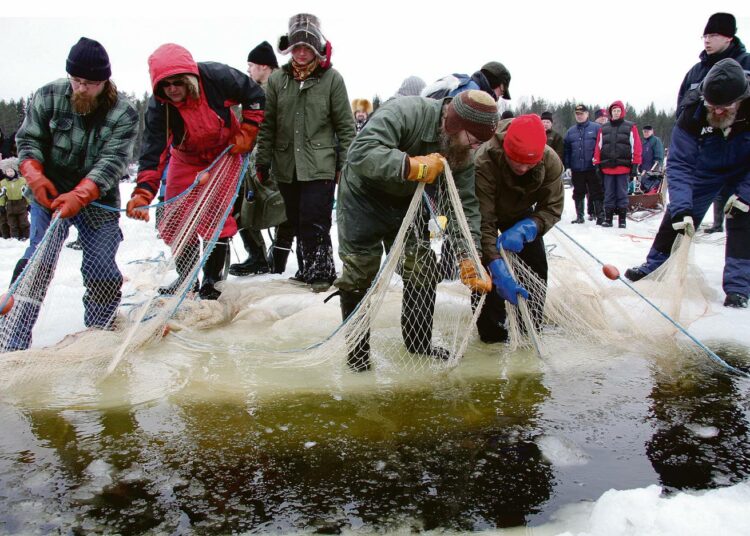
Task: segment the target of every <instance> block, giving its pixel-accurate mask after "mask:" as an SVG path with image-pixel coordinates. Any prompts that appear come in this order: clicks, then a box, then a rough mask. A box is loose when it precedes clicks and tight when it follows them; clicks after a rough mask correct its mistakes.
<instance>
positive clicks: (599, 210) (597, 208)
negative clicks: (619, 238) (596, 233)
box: [593, 201, 604, 225]
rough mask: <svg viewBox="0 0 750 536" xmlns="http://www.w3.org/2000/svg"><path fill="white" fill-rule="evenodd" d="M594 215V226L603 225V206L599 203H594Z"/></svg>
mask: <svg viewBox="0 0 750 536" xmlns="http://www.w3.org/2000/svg"><path fill="white" fill-rule="evenodd" d="M593 203H594V214H596V224H597V225H604V204H603V203H602V202H601V201H594V202H593Z"/></svg>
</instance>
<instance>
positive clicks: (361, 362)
mask: <svg viewBox="0 0 750 536" xmlns="http://www.w3.org/2000/svg"><path fill="white" fill-rule="evenodd" d="M364 296H365V291H364V290H340V291H339V300H340V301H341V319H342V320H344V321H346V319H347V318H349V316H350V315H351V314H352V313H353V312H354V310H355V309H356V308H357V306H358V305H359V303H360V302H361V301H362V298H364ZM346 347H347V355H346V363H347V364H348V365H349V368H351V369H352V370H353V371H355V372H363V371H365V370H369V368H370V330H369V328H368V329H367V330H366V331H365V332H364V333H363V334H362V336H361V337H360V338H359V339H358V340H354V341H352V340H350V339H349V335H348V334H347V337H346Z"/></svg>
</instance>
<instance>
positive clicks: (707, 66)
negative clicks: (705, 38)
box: [675, 37, 750, 117]
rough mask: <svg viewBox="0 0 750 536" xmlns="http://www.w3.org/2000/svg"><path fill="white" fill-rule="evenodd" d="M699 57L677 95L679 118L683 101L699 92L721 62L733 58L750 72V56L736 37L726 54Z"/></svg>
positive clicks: (677, 113)
mask: <svg viewBox="0 0 750 536" xmlns="http://www.w3.org/2000/svg"><path fill="white" fill-rule="evenodd" d="M699 57H700V60H701V61H699V62H698V63H696V64H695V65H693V67H692V69H690V70H689V71H688V72H687V74H686V75H685V78H684V80H683V81H682V85H681V86H680V93H679V94H678V95H677V112H676V114H675V115H676V116H677V117H679V116H680V112H682V110H683V108H684V107H685V106H686V103H683V101H684V100H685V98H686V96H688V93H690V92H692V91H697V88H698V85H700V83H701V82H702V81H703V79H704V78H706V75H707V74H708V71H710V70H711V67H713V66H714V65H715V64H716V62H718V61H719V60H723V59H724V58H732V59H733V60H736V61H737V63H739V64H740V65H742V68H743V69H745V71H750V54H748V53H747V52H746V51H745V45H743V44H742V41H740V38H739V37H735V38H734V40H733V41H732V42H731V43H729V46H728V47H727V49H726V50H725V51H724V52H721V53H719V54H711V55H710V56H709V55H708V54H706V51H705V50H704V51H702V52H701V53H700V55H699ZM686 102H687V101H686Z"/></svg>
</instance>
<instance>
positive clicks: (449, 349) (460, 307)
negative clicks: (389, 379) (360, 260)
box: [254, 167, 489, 372]
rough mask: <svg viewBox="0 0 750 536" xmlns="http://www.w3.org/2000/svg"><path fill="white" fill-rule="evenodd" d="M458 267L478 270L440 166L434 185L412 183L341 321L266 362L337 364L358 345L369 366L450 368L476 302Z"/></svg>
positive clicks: (476, 310) (466, 337)
mask: <svg viewBox="0 0 750 536" xmlns="http://www.w3.org/2000/svg"><path fill="white" fill-rule="evenodd" d="M462 263H463V264H462ZM460 265H462V266H464V270H466V267H467V266H471V268H472V269H473V270H475V271H476V273H477V274H479V275H480V277H481V276H482V274H485V272H484V271H483V268H482V265H481V261H480V258H479V255H478V252H477V250H476V247H475V245H474V241H473V240H472V237H471V231H470V230H469V226H468V224H467V222H466V217H465V216H464V213H463V208H462V205H461V199H460V197H459V195H458V191H457V190H456V186H455V184H454V182H453V176H452V174H451V172H450V169H449V168H448V167H446V174H445V176H444V177H443V178H441V179H440V180H439V181H437V182H436V183H435V184H434V185H430V186H427V187H425V186H424V185H423V184H420V185H419V187H418V188H417V190H416V192H415V193H414V196H413V198H412V200H411V203H410V205H409V208H408V210H407V212H406V215H405V216H404V218H403V221H402V224H401V227H400V229H399V231H398V234H397V235H396V237H395V239H394V240H393V243H392V245H391V246H390V250H389V253H388V255H387V256H386V258H385V261H384V262H383V264H382V265H381V268H380V271H379V273H378V275H377V277H376V279H375V281H374V282H373V284H372V285H371V286H370V288H369V289H368V291H367V293H366V294H365V296H364V298H363V299H362V301H361V302H360V304H359V306H358V307H357V308H356V310H355V311H354V312H353V313H352V314H351V315H350V316H349V318H348V319H347V320H346V322H344V323H343V324H341V325H340V326H339V327H338V328H336V329H335V331H333V333H332V334H331V335H330V336H329V337H327V338H326V339H325V340H323V341H322V342H320V343H316V344H312V345H310V346H309V347H306V348H304V349H301V350H297V351H290V352H286V353H277V354H275V355H273V356H270V355H269V359H268V360H267V361H266V362H267V363H268V364H272V366H281V367H290V366H316V365H320V364H323V363H332V364H334V365H344V364H345V363H346V362H347V357H348V356H350V355H351V354H353V353H356V352H363V351H364V352H365V353H366V354H367V355H368V356H369V361H370V363H371V364H372V366H374V367H375V368H385V369H398V370H408V371H411V372H419V371H422V370H435V371H439V370H447V369H450V368H453V367H455V366H456V365H457V364H458V363H459V361H460V359H461V357H462V356H463V354H464V351H465V349H466V346H467V344H468V341H469V338H470V337H471V335H472V333H473V332H474V323H475V320H476V317H477V316H478V314H479V311H480V309H481V307H482V305H483V303H484V296H483V295H481V294H478V293H475V294H474V296H472V292H471V291H470V290H469V288H468V287H466V286H465V285H464V284H462V282H461V274H460V270H459V266H460ZM484 277H487V278H488V277H489V276H487V275H484ZM472 302H473V303H472ZM336 310H337V312H338V308H336ZM368 350H369V351H368ZM254 351H255V352H258V348H254ZM344 366H345V365H344Z"/></svg>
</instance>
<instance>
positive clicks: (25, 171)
mask: <svg viewBox="0 0 750 536" xmlns="http://www.w3.org/2000/svg"><path fill="white" fill-rule="evenodd" d="M66 71H67V73H68V78H67V79H65V78H63V79H59V80H56V81H54V82H51V83H49V84H47V85H45V86H43V87H41V88H40V89H39V90H37V92H36V93H35V94H34V98H33V100H32V101H31V103H30V105H29V107H28V109H27V111H26V117H25V118H24V122H23V124H22V125H21V128H20V129H19V131H18V134H17V135H16V143H17V145H18V160H19V163H20V164H19V168H20V171H21V174H22V175H23V176H24V177H25V178H26V182H27V184H28V185H29V187H30V188H31V190H32V192H33V194H34V202H33V203H32V205H31V236H30V244H29V247H28V249H27V250H26V251H25V253H24V254H23V257H22V258H21V259H20V260H19V261H18V263H17V265H16V267H15V270H14V271H13V281H15V280H16V278H18V276H19V275H20V274H21V273H22V271H23V269H24V267H25V266H26V264H27V263H28V260H29V259H30V258H31V256H32V254H33V253H34V251H35V250H36V248H37V246H38V245H39V243H40V242H41V240H42V238H43V237H44V234H45V232H46V231H47V228H48V227H49V226H50V222H51V220H52V217H53V215H54V214H55V213H59V216H60V218H61V220H62V221H61V222H60V223H61V224H62V225H65V226H66V227H69V226H70V225H71V224H72V225H75V226H76V228H77V229H78V237H79V240H80V242H81V245H82V249H83V261H82V266H81V273H82V275H83V281H84V286H85V288H86V293H85V294H84V297H83V305H84V322H85V324H86V326H87V327H95V328H100V329H111V328H112V323H113V321H114V317H115V313H116V312H117V308H118V306H119V304H120V299H121V291H120V289H121V287H122V274H121V273H120V270H119V268H118V267H117V263H116V262H115V255H116V253H117V249H118V247H119V244H120V242H121V241H122V232H121V231H120V227H119V223H118V219H119V215H118V213H117V212H114V211H107V210H105V209H103V208H101V207H98V206H91V203H92V202H94V201H96V202H97V203H98V204H100V205H104V206H109V207H114V208H118V209H119V207H120V193H119V186H118V185H119V180H120V177H122V176H123V174H124V173H125V169H126V167H127V164H128V161H129V160H130V157H131V153H132V149H133V144H134V142H135V138H136V131H137V127H138V114H137V112H136V111H135V108H134V107H133V106H132V105H131V104H130V103H129V102H128V101H127V100H126V99H125V98H124V97H123V96H121V95H119V94H118V93H117V88H116V86H115V84H114V82H112V80H110V76H111V74H112V73H111V68H110V64H109V56H108V55H107V51H106V50H105V49H104V47H103V46H102V45H101V44H100V43H99V42H97V41H94V40H93V39H88V38H86V37H82V38H81V39H80V40H79V41H78V42H77V43H76V44H75V45H73V47H72V48H71V49H70V54H69V55H68V59H67V62H66ZM61 246H62V241H59V244H55V245H54V246H53V247H61ZM50 257H54V258H56V257H57V256H56V255H54V256H50ZM43 262H44V261H43ZM51 262H52V261H50V263H51ZM54 270H55V266H54V264H51V265H42V266H41V267H40V270H39V271H38V272H37V274H36V276H35V278H36V280H37V281H36V282H35V285H37V286H38V287H39V288H40V289H42V290H41V291H40V292H41V295H40V296H38V298H39V300H38V301H37V302H34V301H33V300H32V301H24V302H23V303H18V304H17V305H16V307H24V308H27V309H28V311H23V314H24V316H25V318H26V319H27V321H26V322H25V323H24V324H25V326H24V327H22V328H21V329H20V330H19V331H22V333H21V332H19V333H17V334H14V337H13V338H12V340H10V341H9V343H8V344H7V345H6V346H7V347H6V348H5V350H22V349H26V348H28V347H29V346H30V344H31V329H32V328H33V326H34V323H35V322H36V319H37V317H38V315H39V308H40V306H41V300H42V299H43V298H44V293H45V292H46V286H47V284H48V283H49V280H51V278H52V275H53V273H54Z"/></svg>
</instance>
